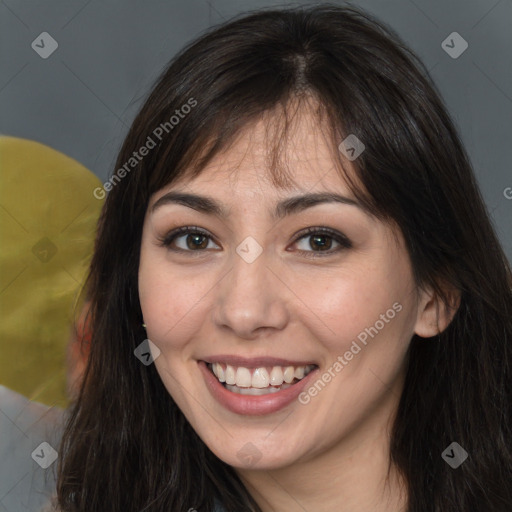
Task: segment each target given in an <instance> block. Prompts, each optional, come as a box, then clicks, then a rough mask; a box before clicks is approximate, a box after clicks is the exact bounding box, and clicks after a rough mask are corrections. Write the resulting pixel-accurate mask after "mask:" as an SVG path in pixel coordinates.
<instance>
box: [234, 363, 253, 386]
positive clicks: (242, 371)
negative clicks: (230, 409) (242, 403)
mask: <svg viewBox="0 0 512 512" xmlns="http://www.w3.org/2000/svg"><path fill="white" fill-rule="evenodd" d="M251 384H252V377H251V370H249V369H248V368H244V367H243V366H239V367H238V368H237V370H236V385H237V386H238V387H239V388H250V387H251Z"/></svg>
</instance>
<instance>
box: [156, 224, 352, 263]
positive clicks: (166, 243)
mask: <svg viewBox="0 0 512 512" xmlns="http://www.w3.org/2000/svg"><path fill="white" fill-rule="evenodd" d="M189 234H195V235H203V236H205V237H207V238H209V239H210V240H213V239H212V237H211V236H210V235H209V234H208V233H207V232H206V231H205V230H203V229H201V228H199V227H197V226H183V227H181V228H178V229H175V230H173V231H171V232H170V233H167V234H166V235H165V236H164V237H160V238H158V240H159V242H160V244H159V245H160V246H161V247H166V248H167V249H169V250H171V251H174V252H188V253H194V252H196V253H202V252H204V251H205V250H206V249H202V250H197V251H191V250H185V249H172V248H171V247H170V245H171V244H172V242H174V240H175V239H176V238H179V236H180V235H189ZM318 234H320V235H326V236H328V237H329V238H332V239H333V240H334V241H335V242H337V243H338V244H340V246H339V247H338V248H336V249H334V250H328V251H302V250H301V251H299V253H302V254H303V255H304V256H305V257H306V258H325V257H326V256H331V255H333V254H337V253H338V252H340V251H342V250H343V249H350V248H351V247H352V242H351V241H350V240H349V239H348V238H347V237H346V236H345V235H342V234H341V233H338V232H337V231H334V230H332V229H329V228H321V227H320V228H318V227H311V228H307V229H306V230H304V231H302V232H301V233H299V235H298V237H297V238H296V239H295V241H294V242H293V243H294V244H295V243H297V242H298V241H299V240H301V239H303V238H307V236H308V235H309V236H311V235H318Z"/></svg>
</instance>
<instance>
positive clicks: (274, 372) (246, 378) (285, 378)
mask: <svg viewBox="0 0 512 512" xmlns="http://www.w3.org/2000/svg"><path fill="white" fill-rule="evenodd" d="M209 366H210V368H211V370H212V371H213V373H214V374H215V375H216V377H217V378H218V379H219V382H225V383H226V387H227V388H228V389H230V386H235V387H237V388H245V389H248V388H249V389H270V388H271V387H272V386H274V387H275V389H276V390H278V389H284V388H283V386H287V387H289V385H291V383H292V382H293V381H294V380H295V379H297V380H300V379H302V378H304V377H305V376H306V375H307V374H308V373H309V372H311V371H312V370H313V369H314V368H315V365H312V364H310V365H307V366H298V367H297V368H294V367H293V366H286V367H285V368H283V367H281V366H273V367H272V368H271V369H270V374H269V370H268V369H267V368H264V367H262V368H256V369H254V370H251V369H249V368H244V367H243V366H239V367H234V366H231V365H229V364H227V365H226V369H225V370H224V368H223V366H222V364H221V363H213V364H211V365H209ZM278 386H281V388H278ZM242 394H245V393H242ZM251 394H254V393H251ZM256 394H257V393H256ZM260 394H262V393H260Z"/></svg>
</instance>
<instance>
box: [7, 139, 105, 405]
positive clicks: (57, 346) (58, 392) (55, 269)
mask: <svg viewBox="0 0 512 512" xmlns="http://www.w3.org/2000/svg"><path fill="white" fill-rule="evenodd" d="M98 186H101V182H100V181H99V179H98V178H97V177H96V176H95V175H94V174H93V173H91V172H90V171H89V170H88V169H87V168H85V167H84V166H83V165H81V164H79V163H78V162H77V161H75V160H73V159H72V158H69V157H67V156H66V155H64V154H62V153H60V152H58V151H55V150H54V149H52V148H49V147H48V146H45V145H43V144H40V143H38V142H35V141H30V140H24V139H19V138H15V137H4V136H2V137H0V385H4V386H6V387H8V388H11V389H13V390H14V391H17V392H18V393H21V394H23V395H25V396H26V397H27V398H29V399H30V400H35V401H37V402H42V403H45V404H47V405H50V406H53V405H56V406H59V407H66V406H67V405H68V403H69V398H68V396H67V383H66V376H67V367H66V364H67V359H66V351H67V344H68V340H69V339H70V334H71V327H72V325H73V321H74V319H75V318H76V316H78V314H79V313H80V311H76V308H77V301H78V299H79V294H80V293H81V291H82V287H83V283H84V280H85V277H86V274H87V270H88V264H89V262H90V258H91V256H92V251H93V245H94V238H95V233H96V224H97V221H98V218H99V215H100V211H101V207H102V205H103V201H101V200H98V199H97V198H96V197H94V195H93V191H94V189H95V188H96V187H98Z"/></svg>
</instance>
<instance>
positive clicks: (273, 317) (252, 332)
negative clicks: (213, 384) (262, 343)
mask: <svg viewBox="0 0 512 512" xmlns="http://www.w3.org/2000/svg"><path fill="white" fill-rule="evenodd" d="M232 260H233V265H232V267H231V270H230V271H228V273H227V275H225V277H224V278H223V279H222V280H221V281H220V282H219V284H218V286H217V294H216V296H215V308H214V322H215V324H216V325H217V326H218V327H219V328H221V329H223V330H225V331H226V330H229V331H231V335H232V336H233V337H237V338H240V339H245V340H255V339H258V338H259V337H261V336H263V335H268V334H269V331H273V330H276V331H279V330H281V329H283V328H284V327H285V325H286V324H287V322H288V316H289V310H288V307H287V301H288V300H290V296H291V295H292V294H291V293H290V291H289V290H288V288H287V287H286V285H285V284H284V283H283V281H281V280H280V279H279V278H278V271H277V269H273V268H271V266H270V261H269V260H270V258H268V255H267V254H266V251H265V250H263V252H262V253H261V254H260V255H259V256H258V257H257V258H256V259H255V260H254V261H252V262H250V259H249V260H246V259H244V258H243V257H241V256H240V255H239V254H238V253H236V252H235V253H234V254H233V258H232Z"/></svg>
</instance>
